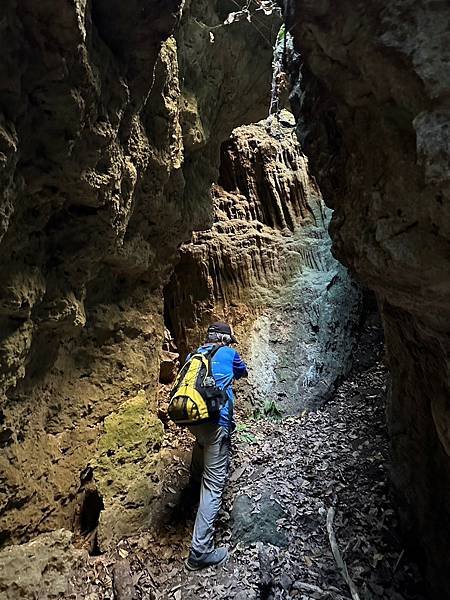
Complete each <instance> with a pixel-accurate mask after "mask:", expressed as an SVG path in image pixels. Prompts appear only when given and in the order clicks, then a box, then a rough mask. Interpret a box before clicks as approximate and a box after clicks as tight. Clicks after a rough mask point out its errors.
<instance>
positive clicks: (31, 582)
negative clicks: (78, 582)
mask: <svg viewBox="0 0 450 600" xmlns="http://www.w3.org/2000/svg"><path fill="white" fill-rule="evenodd" d="M71 538H72V534H71V533H70V531H66V530H64V529H59V530H57V531H54V532H53V533H47V534H43V535H41V536H39V537H37V538H36V539H35V540H33V541H32V542H29V543H28V544H23V545H20V546H10V547H8V548H5V549H4V550H2V551H1V552H0V594H1V597H2V598H4V599H5V600H17V598H23V600H37V599H38V598H39V599H40V598H42V599H44V598H45V599H46V600H51V599H52V598H66V599H69V598H73V599H76V598H77V594H76V591H75V590H76V589H77V590H78V589H79V588H78V587H77V586H75V585H72V582H71V579H72V577H73V575H74V571H75V570H76V569H77V568H80V567H81V566H82V563H83V561H85V560H86V558H87V556H86V555H85V553H84V552H82V551H80V550H75V549H74V548H73V546H72V544H71Z"/></svg>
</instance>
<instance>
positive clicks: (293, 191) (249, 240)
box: [166, 111, 360, 413]
mask: <svg viewBox="0 0 450 600" xmlns="http://www.w3.org/2000/svg"><path fill="white" fill-rule="evenodd" d="M294 130H295V121H294V119H293V117H292V115H290V113H288V112H286V111H284V112H283V113H281V116H280V117H279V118H277V117H270V118H269V119H267V120H265V121H261V122H259V123H257V124H254V125H249V126H244V127H240V128H238V129H236V130H235V131H234V132H233V135H232V136H231V138H230V140H229V141H227V142H226V143H225V144H224V145H223V147H222V160H221V166H220V180H219V183H220V185H218V186H215V187H214V188H213V191H212V193H213V197H214V206H215V221H214V225H213V227H212V229H211V230H208V231H205V232H197V233H195V234H194V236H193V240H192V242H191V243H190V244H187V245H185V246H183V247H182V249H181V261H180V264H179V265H178V266H177V268H176V270H175V272H174V275H173V276H172V279H171V281H170V283H169V286H168V287H167V289H166V296H167V302H166V310H167V311H168V318H169V323H170V325H171V326H172V327H173V331H174V334H175V339H176V340H177V342H178V344H179V348H180V350H181V352H182V354H185V353H186V352H188V351H189V350H191V349H192V347H195V345H196V344H198V343H199V342H201V341H202V337H203V336H204V333H205V330H206V328H207V325H208V323H209V322H211V321H213V320H216V319H218V318H226V319H229V320H231V321H232V322H233V323H234V325H235V329H236V331H237V333H238V337H239V346H238V348H239V350H240V351H241V352H243V354H244V355H245V358H246V360H247V361H248V363H249V366H250V375H249V379H248V382H247V384H246V385H245V387H244V388H241V393H240V397H241V398H242V397H243V396H245V397H247V398H248V399H249V400H250V401H251V402H252V403H253V404H255V405H256V406H259V407H260V408H261V407H263V406H266V407H267V406H269V405H270V404H273V405H275V406H278V408H279V409H280V410H283V411H285V412H291V413H295V412H298V410H300V409H302V408H305V407H308V408H316V407H318V406H320V404H321V403H322V402H323V401H324V400H326V399H327V398H328V397H329V395H330V394H331V393H332V392H333V390H334V389H335V386H336V383H337V382H338V381H339V379H340V378H341V377H342V376H344V375H345V373H346V372H347V371H348V368H349V367H350V365H351V353H352V349H353V343H354V333H355V329H356V327H357V325H358V319H359V314H360V312H359V311H360V292H359V289H358V287H357V286H356V285H355V284H354V283H353V282H352V281H351V279H350V278H349V277H348V274H347V273H346V270H345V269H344V268H342V266H341V265H339V263H337V261H335V260H334V259H333V257H332V256H331V253H330V244H331V242H330V239H329V237H328V233H327V224H328V220H329V212H330V211H329V210H328V209H326V208H325V205H324V203H323V200H322V197H321V195H320V192H319V190H318V188H317V185H316V184H315V181H314V180H313V179H312V178H311V177H310V174H309V171H308V163H307V160H306V158H305V156H304V155H303V153H302V151H301V148H300V145H299V144H298V142H297V139H296V136H295V131H294Z"/></svg>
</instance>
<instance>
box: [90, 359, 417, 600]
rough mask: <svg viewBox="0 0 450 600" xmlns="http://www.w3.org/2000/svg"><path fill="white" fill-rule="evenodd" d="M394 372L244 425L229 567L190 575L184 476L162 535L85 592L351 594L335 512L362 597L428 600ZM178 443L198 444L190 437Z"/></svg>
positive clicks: (124, 548) (230, 494)
mask: <svg viewBox="0 0 450 600" xmlns="http://www.w3.org/2000/svg"><path fill="white" fill-rule="evenodd" d="M386 377H387V374H386V371H385V368H384V367H383V365H382V364H381V363H380V362H376V364H374V365H373V366H372V367H370V368H368V369H367V370H365V371H360V372H358V373H355V374H354V375H353V376H352V377H350V378H349V379H348V380H347V381H346V382H345V383H343V384H342V386H341V387H340V389H339V390H338V392H337V394H336V395H335V397H334V399H333V400H332V401H331V402H329V403H328V404H327V406H326V407H324V408H323V409H321V410H319V411H317V412H309V413H304V414H302V415H300V416H298V417H288V418H285V419H283V420H270V419H268V420H267V419H265V420H251V419H250V420H247V421H244V422H243V423H241V425H240V427H239V431H238V433H237V434H236V436H235V439H234V443H233V461H232V468H231V471H230V480H229V483H228V486H227V489H226V493H225V497H224V505H223V510H222V512H221V515H220V519H219V522H218V524H217V544H219V545H220V544H226V545H227V546H228V547H229V549H230V555H231V556H230V560H229V561H228V563H227V565H226V566H225V567H223V568H210V569H208V570H205V571H202V572H198V573H194V574H192V573H190V572H188V571H186V569H185V567H184V562H183V561H184V558H185V557H186V556H187V553H188V548H189V542H190V535H191V531H192V524H193V521H192V519H193V516H194V512H192V513H191V515H188V517H187V519H186V518H184V515H183V514H182V513H181V511H180V506H179V505H177V503H176V499H177V494H178V489H177V487H176V486H177V483H176V481H175V482H174V483H172V484H171V485H170V486H169V488H168V490H167V493H168V498H170V497H172V501H170V500H168V511H169V512H168V514H169V515H170V518H166V519H162V521H161V526H160V528H159V531H151V532H147V533H145V534H143V535H141V536H140V537H138V538H132V539H128V540H124V541H123V542H121V543H120V544H119V546H118V548H117V550H116V551H115V552H114V553H113V554H110V555H102V556H99V557H93V558H92V559H91V560H92V572H91V573H90V576H89V577H90V582H89V594H91V595H90V596H89V595H88V596H87V597H88V598H92V600H93V599H94V598H118V599H119V600H123V599H126V600H131V599H133V598H135V599H141V598H142V599H153V598H160V599H171V598H174V599H175V600H181V599H183V600H184V599H192V600H193V599H199V598H208V599H211V600H213V599H218V598H227V599H236V600H252V599H257V598H258V599H259V598H261V599H264V598H280V599H281V598H299V599H301V600H306V599H310V598H314V599H322V598H323V599H335V600H340V599H344V598H346V599H347V598H351V595H350V591H349V588H348V585H347V583H346V582H345V580H344V578H343V576H342V573H341V572H340V570H339V568H338V567H337V565H336V562H335V559H334V557H333V554H332V552H331V548H330V543H329V532H327V528H326V520H327V514H328V511H329V508H330V507H334V508H335V518H334V521H333V531H334V533H335V535H336V538H337V543H338V547H339V550H340V552H341V554H342V556H343V558H344V560H345V562H346V564H347V567H348V572H349V575H350V577H351V579H352V580H353V582H354V584H355V586H356V588H357V590H358V593H359V597H360V598H361V600H372V599H373V600H421V599H422V598H423V597H424V596H423V594H424V589H423V587H422V585H423V584H422V583H421V580H420V577H419V575H418V573H417V569H416V567H415V566H414V564H412V563H411V561H410V559H409V558H408V556H407V553H406V552H405V551H404V547H403V545H402V542H401V539H400V537H399V532H398V523H397V518H396V515H395V511H394V508H393V505H392V503H391V498H390V485H389V483H388V471H387V469H388V465H389V453H388V443H387V435H386V428H385V424H384V421H385V415H384V411H385V406H384V405H385V402H384V398H385V392H386ZM173 435H174V436H175V435H178V436H179V433H178V432H177V433H176V434H173ZM168 439H169V442H168V443H173V444H174V445H176V444H177V443H182V445H183V444H184V443H186V444H188V445H189V444H191V440H190V439H189V438H187V436H186V435H185V437H184V439H183V440H175V438H174V437H170V436H169V438H168ZM170 440H172V442H170ZM178 460H179V462H178V464H177V469H178V471H179V473H182V472H185V470H186V466H187V465H185V464H183V462H181V460H180V459H178Z"/></svg>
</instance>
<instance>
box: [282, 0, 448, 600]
mask: <svg viewBox="0 0 450 600" xmlns="http://www.w3.org/2000/svg"><path fill="white" fill-rule="evenodd" d="M285 4H286V11H287V13H288V24H290V25H292V26H293V34H294V37H295V41H296V45H297V48H298V49H299V50H300V52H301V54H302V59H303V61H304V63H305V67H304V70H303V73H302V80H303V81H302V84H303V88H304V91H305V94H304V98H303V100H304V102H303V114H302V118H301V128H300V137H301V140H302V144H303V145H304V148H305V151H306V152H307V154H308V155H309V156H310V158H311V161H312V168H313V172H314V173H315V174H316V175H317V176H318V179H319V182H320V185H321V187H322V189H323V190H325V192H326V198H327V202H329V204H330V205H331V206H332V207H333V208H334V209H335V210H334V216H333V220H332V225H331V235H332V239H333V251H334V253H335V255H336V256H337V257H338V258H339V259H340V260H341V261H343V262H344V264H346V265H348V266H349V267H351V269H352V270H353V271H354V272H355V273H357V274H358V276H359V277H360V278H361V279H362V280H363V281H364V282H366V283H367V284H368V285H369V286H370V287H371V288H373V289H374V290H375V291H376V292H377V295H378V299H379V304H380V307H381V311H382V315H383V320H384V327H385V335H386V343H387V350H388V354H389V357H390V366H391V372H392V392H391V399H390V406H389V421H390V427H391V435H392V449H393V479H394V481H395V483H396V485H397V488H398V490H399V491H400V493H401V497H402V499H403V505H404V506H405V507H406V508H407V515H408V517H405V519H404V521H405V525H406V526H407V527H408V529H410V530H411V531H413V532H414V542H415V545H416V544H417V538H419V539H420V541H421V543H422V545H423V547H424V549H425V554H426V564H427V569H428V572H429V575H430V582H432V585H433V589H434V594H435V595H436V597H438V596H439V595H445V594H446V592H448V589H449V587H450V581H449V578H448V573H449V572H450V555H449V553H448V536H449V533H450V524H449V523H450V508H449V507H450V433H449V432H450V413H449V411H448V398H449V393H450V387H449V381H450V380H449V369H450V363H449V359H448V357H449V350H450V252H449V249H450V185H449V179H450V171H449V162H450V161H449V158H450V157H449V151H450V148H449V135H448V127H449V125H448V123H449V117H450V101H449V98H450V95H449V91H450V71H449V69H448V64H449V60H450V48H449V45H448V36H449V23H450V7H449V5H448V3H447V2H431V1H426V2H419V3H418V2H414V1H413V0H394V1H391V2H385V1H383V0H377V1H376V2H372V3H370V5H369V4H367V3H359V4H358V3H354V2H350V1H344V2H340V3H339V6H337V5H336V6H335V5H333V3H331V2H309V1H306V0H305V1H302V0H294V1H293V2H289V3H287V2H286V3H285Z"/></svg>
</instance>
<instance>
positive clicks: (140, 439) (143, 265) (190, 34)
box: [0, 0, 272, 543]
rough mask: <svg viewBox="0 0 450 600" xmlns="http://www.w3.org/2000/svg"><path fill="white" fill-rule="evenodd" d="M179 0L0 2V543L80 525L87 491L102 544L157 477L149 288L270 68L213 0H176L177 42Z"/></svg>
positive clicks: (158, 310) (158, 307) (143, 511)
mask: <svg viewBox="0 0 450 600" xmlns="http://www.w3.org/2000/svg"><path fill="white" fill-rule="evenodd" d="M182 4H183V3H182V2H181V0H169V1H162V0H130V1H127V2H122V1H119V0H113V1H106V0H93V1H92V2H89V3H88V2H85V1H84V0H74V1H73V2H67V1H63V2H56V1H55V0H45V1H42V2H32V1H29V0H6V1H5V2H3V3H2V5H1V8H0V28H1V36H0V49H1V55H2V61H1V63H2V64H1V67H0V162H1V175H0V177H1V194H2V195H1V200H0V239H1V244H0V262H1V281H0V327H1V338H0V359H1V365H0V394H1V396H0V402H1V412H0V445H1V455H0V519H1V525H0V543H7V542H18V541H23V540H27V539H29V538H30V537H32V536H33V535H35V534H36V533H39V532H44V531H48V530H54V529H55V528H57V527H61V526H64V527H67V528H69V529H70V528H72V527H76V526H80V527H81V529H86V528H89V527H95V526H96V522H97V520H98V516H99V511H100V510H101V508H102V506H104V511H103V512H102V516H101V519H100V530H101V531H100V532H101V538H102V540H103V541H104V542H105V543H106V542H108V541H111V540H112V539H113V538H114V536H115V535H116V534H117V535H118V534H119V533H120V534H123V533H124V532H125V531H126V530H127V528H128V529H129V530H130V531H131V530H135V529H136V528H137V527H139V526H142V525H144V524H148V520H149V515H150V512H151V507H150V506H149V503H150V502H151V498H152V497H154V495H155V494H157V493H158V486H159V487H161V478H160V473H159V472H157V471H155V472H154V473H153V479H154V480H153V481H151V482H150V483H149V473H150V471H152V469H153V467H152V465H154V464H155V460H154V459H155V453H156V452H157V450H158V446H159V442H160V439H161V425H160V424H159V422H157V421H156V419H155V418H154V416H153V415H156V400H155V391H156V388H157V382H158V374H159V373H158V371H159V368H158V367H159V365H158V363H159V358H158V357H159V352H160V349H161V345H162V339H163V331H164V325H163V307H162V287H163V285H164V284H165V283H166V281H167V279H168V277H169V275H170V272H171V269H172V264H173V262H174V260H175V256H176V249H177V246H178V245H179V244H180V243H181V242H182V241H183V240H186V239H189V237H190V234H191V231H192V229H193V228H194V227H199V226H201V225H202V226H205V225H206V224H207V222H208V219H209V218H210V213H211V200H210V196H209V187H210V180H211V178H212V177H213V176H212V173H213V171H214V165H215V164H216V163H217V161H218V148H219V145H220V143H221V141H222V140H223V139H224V137H226V135H228V134H229V133H230V132H231V130H232V128H233V127H235V126H236V125H238V124H241V123H242V122H243V121H244V120H245V119H254V118H255V117H256V118H260V117H262V116H263V115H264V112H263V108H264V104H265V101H264V99H265V94H266V92H267V94H266V95H267V96H268V92H269V89H270V78H271V52H272V48H271V44H270V43H268V42H266V41H265V40H262V39H261V36H260V34H259V33H258V31H257V30H256V29H254V28H251V27H249V26H248V24H247V26H246V24H245V23H241V24H236V26H234V25H233V27H232V26H230V27H224V26H222V25H221V23H222V22H223V13H224V11H225V10H226V7H225V6H224V4H225V3H222V2H207V3H206V2H202V1H200V0H199V1H198V2H196V1H192V2H188V3H186V6H185V13H184V14H183V20H182V22H181V25H180V26H179V27H178V28H177V29H176V31H177V35H178V37H179V43H178V48H177V42H176V41H175V39H174V38H173V37H169V36H170V34H171V33H172V32H173V31H174V30H175V28H176V26H177V23H178V22H179V17H180V10H181V5H182ZM216 6H218V7H219V9H220V10H219V11H218V12H217V11H216V10H215V7H216ZM230 6H231V3H230ZM230 10H231V9H230ZM206 19H208V21H207V22H205V21H204V20H206ZM267 26H268V27H269V35H270V19H267ZM211 28H213V29H211ZM211 31H214V37H211V35H210V32H211ZM244 33H245V34H244ZM256 48H257V49H258V52H256V51H255V50H256ZM237 56H242V57H244V58H245V59H248V64H249V68H248V69H245V68H240V69H239V70H237V69H236V61H237ZM256 56H257V58H256ZM179 57H181V58H182V62H183V61H184V62H183V67H182V78H184V77H185V73H186V77H187V75H189V83H190V87H189V89H186V90H185V91H184V92H183V93H182V89H181V88H182V87H183V85H182V79H181V83H180V75H179V66H178V63H179ZM219 58H220V63H219V64H217V61H218V60H219ZM188 69H189V73H188V72H187V71H188ZM193 69H194V70H196V73H197V77H196V78H195V77H194V76H193V74H192V73H191V70H193ZM219 73H220V76H221V77H222V79H221V80H220V78H219ZM231 74H233V78H231ZM264 74H265V75H264ZM241 76H242V78H241ZM264 76H265V80H264ZM210 77H211V79H210ZM242 90H247V91H250V92H249V93H248V95H247V97H246V96H245V94H244V95H243V94H242ZM256 98H259V104H258V102H257V101H256ZM267 101H268V100H267ZM198 135H200V137H201V139H200V141H199V140H198V139H197V138H198ZM194 138H195V140H197V141H195V140H194ZM194 151H195V158H190V153H191V154H192V156H194ZM214 153H216V154H217V156H215V155H214ZM194 163H199V164H200V163H201V164H202V165H203V171H204V172H203V171H200V170H199V171H198V172H193V170H192V165H193V164H194ZM194 175H195V194H193V193H192V192H191V188H192V186H193V182H192V178H193V177H194ZM148 411H150V413H151V414H149V413H148ZM124 464H127V465H128V466H129V469H131V470H130V472H129V473H128V474H124V472H123V470H124V468H125V467H124V466H123V465H124ZM162 464H163V463H162ZM139 465H140V466H141V469H140V468H139ZM128 475H130V479H128ZM140 475H141V476H142V480H143V481H142V485H140V484H139V482H138V481H137V479H136V478H137V477H139V476H140ZM119 481H120V483H121V489H120V490H119V489H118V488H119V487H120V486H119V485H118V482H119ZM150 488H151V489H150ZM96 490H97V491H96ZM150 492H151V493H150ZM133 511H135V512H133ZM111 523H114V527H110V524H111Z"/></svg>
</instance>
